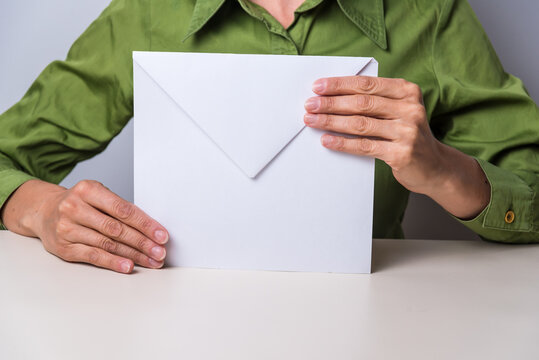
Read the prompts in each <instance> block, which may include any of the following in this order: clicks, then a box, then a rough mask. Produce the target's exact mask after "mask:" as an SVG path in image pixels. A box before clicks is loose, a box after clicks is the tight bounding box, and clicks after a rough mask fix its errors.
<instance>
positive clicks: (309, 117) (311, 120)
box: [303, 114, 317, 125]
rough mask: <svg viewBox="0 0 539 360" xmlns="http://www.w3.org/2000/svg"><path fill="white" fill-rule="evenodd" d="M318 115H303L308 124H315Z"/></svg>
mask: <svg viewBox="0 0 539 360" xmlns="http://www.w3.org/2000/svg"><path fill="white" fill-rule="evenodd" d="M316 117H317V116H316V115H315V114H305V116H304V117H303V121H304V122H305V124H307V125H313V124H314V123H316Z"/></svg>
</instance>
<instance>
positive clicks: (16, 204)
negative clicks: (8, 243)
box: [3, 180, 65, 237]
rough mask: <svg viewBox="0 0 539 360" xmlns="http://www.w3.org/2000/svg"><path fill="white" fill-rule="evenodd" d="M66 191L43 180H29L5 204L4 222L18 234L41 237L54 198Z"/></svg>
mask: <svg viewBox="0 0 539 360" xmlns="http://www.w3.org/2000/svg"><path fill="white" fill-rule="evenodd" d="M64 190H65V189H64V188H63V187H61V186H58V185H54V184H50V183H47V182H44V181H41V180H29V181H27V182H25V183H24V184H22V185H21V186H20V187H19V188H18V189H17V190H16V191H15V192H14V193H13V194H12V195H11V196H10V198H9V199H8V201H6V203H5V204H4V211H3V212H4V215H3V222H4V224H5V225H6V227H7V228H8V229H9V230H11V231H13V232H16V233H18V234H21V235H25V236H33V237H39V234H40V233H41V228H42V224H43V223H44V221H45V219H46V217H47V216H49V215H50V210H49V209H47V207H48V206H50V204H51V203H53V202H54V201H53V197H54V196H57V195H58V194H59V193H60V192H61V191H64Z"/></svg>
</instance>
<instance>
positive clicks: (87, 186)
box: [3, 180, 168, 273]
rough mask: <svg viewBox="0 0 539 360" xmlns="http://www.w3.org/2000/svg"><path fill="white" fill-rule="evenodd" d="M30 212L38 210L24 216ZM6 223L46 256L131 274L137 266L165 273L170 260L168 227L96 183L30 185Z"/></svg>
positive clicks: (11, 206) (15, 199)
mask: <svg viewBox="0 0 539 360" xmlns="http://www.w3.org/2000/svg"><path fill="white" fill-rule="evenodd" d="M28 208H33V211H31V212H28V211H25V212H24V213H23V212H21V210H22V209H28ZM17 212H19V214H18V215H17V214H16V213H17ZM3 219H4V221H5V224H6V226H7V227H8V228H9V229H10V230H13V231H15V232H18V233H22V234H23V235H29V236H37V237H39V238H40V239H41V241H42V243H43V246H44V247H45V249H46V250H47V251H49V252H51V253H52V254H55V255H57V256H58V257H60V258H62V259H64V260H66V261H70V262H85V263H90V264H93V265H97V266H99V267H103V268H107V269H110V270H114V271H118V272H122V273H130V272H131V271H132V270H133V266H134V263H136V264H138V265H142V266H145V267H149V268H160V267H162V266H163V261H164V258H165V256H166V251H165V248H164V247H163V245H164V244H165V243H166V242H167V241H168V233H167V231H166V230H165V228H164V227H163V226H161V225H160V224H159V223H158V222H157V221H155V220H153V219H152V218H150V217H149V216H148V215H146V214H145V213H144V212H143V211H142V210H140V209H139V208H137V207H136V206H135V205H133V204H131V203H129V202H127V201H125V200H123V199H122V198H120V197H119V196H118V195H116V194H114V193H112V192H111V191H110V190H109V189H107V188H106V187H105V186H103V185H102V184H100V183H99V182H97V181H88V180H85V181H81V182H79V183H78V184H77V185H75V186H74V187H73V188H71V189H65V188H63V187H60V186H57V185H53V184H49V183H45V182H42V181H38V180H31V181H28V182H26V183H24V184H23V185H22V186H21V187H20V188H19V189H18V190H17V191H16V192H15V193H14V194H13V196H12V197H11V198H10V199H9V200H8V202H7V203H6V206H5V209H4V211H3ZM17 230H19V231H17Z"/></svg>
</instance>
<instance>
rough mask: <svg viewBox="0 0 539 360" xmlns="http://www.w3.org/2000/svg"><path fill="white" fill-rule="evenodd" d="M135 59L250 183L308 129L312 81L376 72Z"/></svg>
mask: <svg viewBox="0 0 539 360" xmlns="http://www.w3.org/2000/svg"><path fill="white" fill-rule="evenodd" d="M133 58H134V61H135V62H136V63H137V64H138V65H139V66H140V67H141V68H142V69H143V70H144V71H145V72H146V73H147V74H148V75H149V76H150V77H151V78H152V79H153V80H154V81H155V82H156V83H157V84H158V85H159V86H160V87H161V88H162V89H163V90H164V91H165V92H166V93H167V94H168V96H170V97H171V98H172V99H173V100H174V101H175V102H176V103H177V105H178V106H179V107H180V108H181V109H182V110H183V111H184V112H185V113H186V114H187V115H188V116H189V117H190V118H191V119H192V120H193V121H194V122H195V123H196V124H197V125H198V127H199V128H200V129H201V130H202V131H203V132H205V133H206V135H207V136H208V137H209V138H210V139H211V140H212V141H213V142H214V143H215V144H216V145H217V146H218V147H219V148H220V149H221V150H222V151H223V152H224V153H225V154H226V155H227V156H228V158H229V159H230V160H231V161H232V162H233V163H235V164H236V165H237V166H238V167H239V168H240V169H241V170H242V171H243V172H244V173H245V174H246V175H247V176H249V177H251V178H255V177H256V176H257V175H258V173H259V172H260V171H261V170H262V169H264V167H266V166H267V165H268V163H269V162H271V161H272V159H273V158H275V157H276V156H277V155H278V154H279V152H280V151H281V150H282V149H283V148H284V147H286V145H287V144H288V143H289V142H290V141H292V140H293V138H294V137H295V136H296V135H297V134H298V133H299V132H300V131H301V130H302V129H303V128H304V124H303V114H304V113H305V110H304V108H303V104H304V102H305V100H306V99H307V98H308V97H310V96H313V93H312V90H311V85H312V83H313V81H314V80H316V79H317V78H321V77H330V76H349V75H354V74H357V73H359V72H360V71H361V70H362V69H364V68H365V70H367V69H369V68H372V67H373V66H376V65H377V63H376V62H375V61H374V59H372V58H361V57H334V56H331V57H326V56H294V55H246V54H212V53H169V52H134V53H133ZM376 70H377V69H374V68H372V71H368V72H369V73H367V75H372V76H376Z"/></svg>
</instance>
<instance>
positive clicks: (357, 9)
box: [184, 0, 387, 50]
mask: <svg viewBox="0 0 539 360" xmlns="http://www.w3.org/2000/svg"><path fill="white" fill-rule="evenodd" d="M225 1H226V0H197V2H196V4H195V8H194V10H193V15H192V17H191V23H190V24H189V27H188V29H187V32H186V34H185V37H184V41H185V40H186V39H187V38H189V37H190V36H192V35H193V34H195V33H196V32H197V31H199V30H200V29H202V28H203V27H204V25H206V24H207V23H208V21H209V20H210V19H211V18H212V17H213V16H214V15H215V14H216V13H217V10H219V8H220V7H221V6H222V5H223V4H224V2H225ZM306 1H308V0H306ZM326 1H327V0H326ZM337 3H338V4H339V7H340V8H341V10H342V11H343V13H344V14H345V15H346V17H347V18H348V19H350V21H352V22H353V23H354V24H355V25H356V26H357V27H358V28H359V29H360V30H361V31H363V33H365V35H367V37H369V39H371V40H372V41H373V42H374V43H375V44H376V45H378V46H379V47H381V48H382V49H384V50H385V49H387V38H386V27H385V22H384V5H383V0H337Z"/></svg>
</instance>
